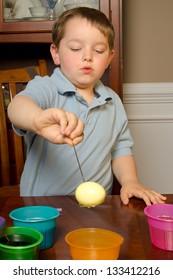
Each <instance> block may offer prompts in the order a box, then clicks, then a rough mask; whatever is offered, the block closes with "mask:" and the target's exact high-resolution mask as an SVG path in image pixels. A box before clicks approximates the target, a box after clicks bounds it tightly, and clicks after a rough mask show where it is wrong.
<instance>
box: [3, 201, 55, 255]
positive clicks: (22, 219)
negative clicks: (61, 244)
mask: <svg viewBox="0 0 173 280" xmlns="http://www.w3.org/2000/svg"><path fill="white" fill-rule="evenodd" d="M59 215H60V212H59V211H58V210H57V209H56V208H54V207H51V206H25V207H21V208H17V209H15V210H13V211H11V212H10V214H9V216H10V218H11V219H12V220H13V224H14V226H23V227H29V228H34V229H36V230H38V231H40V232H41V233H42V235H43V241H42V243H41V245H40V249H41V250H44V249H48V248H50V247H52V246H53V244H54V242H55V232H56V220H57V217H58V216H59Z"/></svg>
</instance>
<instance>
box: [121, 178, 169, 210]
mask: <svg viewBox="0 0 173 280" xmlns="http://www.w3.org/2000/svg"><path fill="white" fill-rule="evenodd" d="M133 196H135V197H137V198H141V199H143V200H144V202H145V203H146V205H151V204H160V203H164V202H165V200H166V199H167V198H166V197H165V196H163V195H161V194H160V193H157V192H155V191H153V190H150V189H148V188H146V187H145V186H143V185H141V184H138V183H131V184H128V185H125V186H122V188H121V191H120V198H121V200H122V203H123V204H124V205H127V204H128V203H129V199H130V198H131V197H133Z"/></svg>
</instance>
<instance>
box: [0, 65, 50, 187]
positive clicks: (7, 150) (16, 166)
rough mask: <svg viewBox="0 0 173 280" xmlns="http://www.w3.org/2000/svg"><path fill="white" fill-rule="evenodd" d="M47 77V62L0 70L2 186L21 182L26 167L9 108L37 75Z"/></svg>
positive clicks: (20, 141)
mask: <svg viewBox="0 0 173 280" xmlns="http://www.w3.org/2000/svg"><path fill="white" fill-rule="evenodd" d="M36 74H37V75H40V76H46V75H47V66H46V62H45V60H39V61H38V65H36V66H30V67H25V68H18V69H10V70H0V169H1V174H0V175H1V176H0V186H9V185H13V184H14V185H16V184H19V182H20V177H21V173H22V170H23V166H24V151H23V140H22V138H21V137H20V136H18V135H17V134H16V133H14V132H13V129H12V127H11V123H10V121H9V119H8V117H7V107H8V104H9V102H10V101H11V100H12V98H13V97H14V96H15V95H16V94H17V93H18V92H19V91H20V90H22V89H23V88H24V87H25V86H26V84H27V83H28V82H29V81H30V80H31V79H33V78H34V76H35V75H36Z"/></svg>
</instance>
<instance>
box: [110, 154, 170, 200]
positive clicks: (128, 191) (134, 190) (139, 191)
mask: <svg viewBox="0 0 173 280" xmlns="http://www.w3.org/2000/svg"><path fill="white" fill-rule="evenodd" d="M112 169H113V173H114V175H115V176H116V178H117V180H118V181H119V183H120V185H121V186H122V188H121V191H120V197H121V200H122V202H123V204H125V205H126V204H128V203H129V198H131V197H133V196H136V197H137V198H141V199H143V200H144V201H145V203H146V205H150V204H152V203H153V204H156V203H163V202H164V200H166V197H165V196H163V195H161V194H159V193H157V192H155V191H153V190H150V189H148V188H147V187H145V186H143V185H141V184H140V183H139V182H138V178H137V171H136V165H135V161H134V158H133V157H132V156H122V157H118V158H116V159H113V161H112Z"/></svg>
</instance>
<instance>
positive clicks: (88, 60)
mask: <svg viewBox="0 0 173 280" xmlns="http://www.w3.org/2000/svg"><path fill="white" fill-rule="evenodd" d="M82 60H83V61H87V62H92V60H93V59H92V55H91V54H90V53H87V54H84V55H83V59H82Z"/></svg>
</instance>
